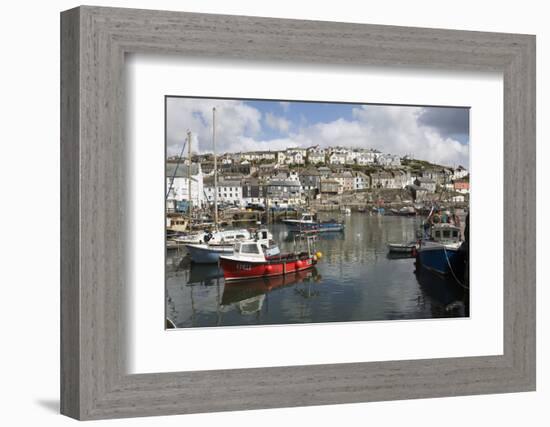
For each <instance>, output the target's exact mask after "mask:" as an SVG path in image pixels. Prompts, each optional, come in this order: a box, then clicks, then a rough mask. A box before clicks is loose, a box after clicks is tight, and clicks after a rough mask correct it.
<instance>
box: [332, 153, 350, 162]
mask: <svg viewBox="0 0 550 427" xmlns="http://www.w3.org/2000/svg"><path fill="white" fill-rule="evenodd" d="M328 162H329V163H330V164H331V165H345V164H346V154H344V153H332V154H331V155H330V156H329V158H328Z"/></svg>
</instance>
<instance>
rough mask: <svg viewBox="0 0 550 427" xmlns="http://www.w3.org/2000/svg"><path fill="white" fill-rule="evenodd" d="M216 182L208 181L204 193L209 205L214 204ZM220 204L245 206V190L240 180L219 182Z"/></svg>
mask: <svg viewBox="0 0 550 427" xmlns="http://www.w3.org/2000/svg"><path fill="white" fill-rule="evenodd" d="M214 189H215V187H214V182H213V181H208V183H207V185H206V186H205V187H204V193H205V194H206V199H207V200H208V202H209V203H214ZM218 203H228V204H230V205H236V206H241V205H242V204H243V188H242V185H241V181H239V180H224V179H222V180H219V181H218Z"/></svg>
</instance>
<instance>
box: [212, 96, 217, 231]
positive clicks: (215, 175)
mask: <svg viewBox="0 0 550 427" xmlns="http://www.w3.org/2000/svg"><path fill="white" fill-rule="evenodd" d="M212 145H213V149H214V226H215V227H216V229H218V155H217V154H216V107H214V108H212Z"/></svg>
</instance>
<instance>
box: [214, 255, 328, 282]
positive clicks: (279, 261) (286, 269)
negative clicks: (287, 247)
mask: <svg viewBox="0 0 550 427" xmlns="http://www.w3.org/2000/svg"><path fill="white" fill-rule="evenodd" d="M316 263H317V261H316V260H315V259H314V258H313V257H312V256H308V255H307V254H304V255H299V256H293V257H286V256H284V255H283V256H277V257H273V259H270V260H266V261H241V260H236V259H230V258H226V257H221V258H220V266H221V268H222V270H223V277H224V278H225V280H226V281H231V280H245V279H256V278H259V277H272V276H281V275H286V274H292V273H296V272H298V271H303V270H308V269H310V268H312V267H313V266H315V264H316Z"/></svg>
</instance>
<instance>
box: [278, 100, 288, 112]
mask: <svg viewBox="0 0 550 427" xmlns="http://www.w3.org/2000/svg"><path fill="white" fill-rule="evenodd" d="M279 105H280V106H281V108H282V109H283V111H284V112H285V113H287V112H288V110H289V108H290V102H287V101H281V102H279Z"/></svg>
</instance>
